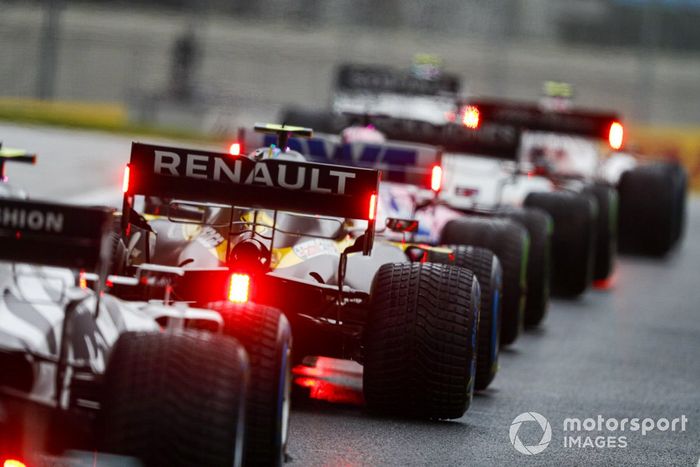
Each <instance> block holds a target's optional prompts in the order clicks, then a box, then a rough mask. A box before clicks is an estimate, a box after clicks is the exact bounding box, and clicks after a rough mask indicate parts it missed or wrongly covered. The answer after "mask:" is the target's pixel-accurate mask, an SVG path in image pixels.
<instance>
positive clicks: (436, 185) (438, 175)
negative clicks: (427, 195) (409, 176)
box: [430, 165, 442, 193]
mask: <svg viewBox="0 0 700 467" xmlns="http://www.w3.org/2000/svg"><path fill="white" fill-rule="evenodd" d="M441 188H442V167H440V166H439V165H434V166H433V172H432V174H431V176H430V189H431V190H433V191H434V192H436V193H437V192H438V191H440V189H441Z"/></svg>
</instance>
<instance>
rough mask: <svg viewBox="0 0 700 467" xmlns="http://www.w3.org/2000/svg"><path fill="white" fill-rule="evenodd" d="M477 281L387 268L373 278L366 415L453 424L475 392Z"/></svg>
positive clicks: (426, 267)
mask: <svg viewBox="0 0 700 467" xmlns="http://www.w3.org/2000/svg"><path fill="white" fill-rule="evenodd" d="M479 293H480V292H479V282H478V280H477V279H476V278H475V276H474V274H473V273H472V272H471V271H469V270H468V269H464V268H459V267H455V266H449V265H445V264H432V263H390V264H385V265H383V266H382V267H381V268H380V269H379V271H377V274H376V275H375V277H374V281H373V283H372V291H371V308H370V314H369V317H368V321H367V326H366V329H365V336H364V339H365V354H364V375H363V383H364V395H365V400H366V401H367V407H368V408H369V409H370V410H373V411H376V412H381V413H389V414H395V415H401V416H414V417H421V418H429V419H451V418H459V417H461V416H462V415H464V412H465V411H466V410H467V408H469V404H470V403H471V399H472V394H473V392H474V376H475V370H476V368H475V367H476V346H477V322H478V319H479Z"/></svg>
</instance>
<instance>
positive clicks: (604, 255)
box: [584, 183, 619, 281]
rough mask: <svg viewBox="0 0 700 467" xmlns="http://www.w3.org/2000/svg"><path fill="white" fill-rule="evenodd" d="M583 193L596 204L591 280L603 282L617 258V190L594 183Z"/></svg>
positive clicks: (610, 273)
mask: <svg viewBox="0 0 700 467" xmlns="http://www.w3.org/2000/svg"><path fill="white" fill-rule="evenodd" d="M584 193H587V194H589V195H591V196H593V197H594V198H595V199H596V201H597V202H598V222H597V224H596V233H595V236H596V241H595V244H596V246H595V258H594V260H593V280H597V281H599V280H605V279H607V278H608V277H610V275H612V273H613V269H614V268H615V258H617V217H618V204H619V202H618V196H617V190H615V189H614V188H613V187H611V186H608V185H604V184H602V183H596V184H593V185H588V186H586V188H585V189H584Z"/></svg>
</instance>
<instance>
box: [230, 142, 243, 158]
mask: <svg viewBox="0 0 700 467" xmlns="http://www.w3.org/2000/svg"><path fill="white" fill-rule="evenodd" d="M228 152H229V154H231V155H232V156H240V155H241V143H233V144H231V146H230V147H229V148H228Z"/></svg>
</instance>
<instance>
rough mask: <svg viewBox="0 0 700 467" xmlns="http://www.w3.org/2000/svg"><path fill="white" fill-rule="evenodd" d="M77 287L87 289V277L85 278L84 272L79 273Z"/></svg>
mask: <svg viewBox="0 0 700 467" xmlns="http://www.w3.org/2000/svg"><path fill="white" fill-rule="evenodd" d="M78 285H79V286H80V288H81V289H83V290H85V289H87V288H88V283H87V277H86V276H85V271H80V275H79V276H78Z"/></svg>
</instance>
